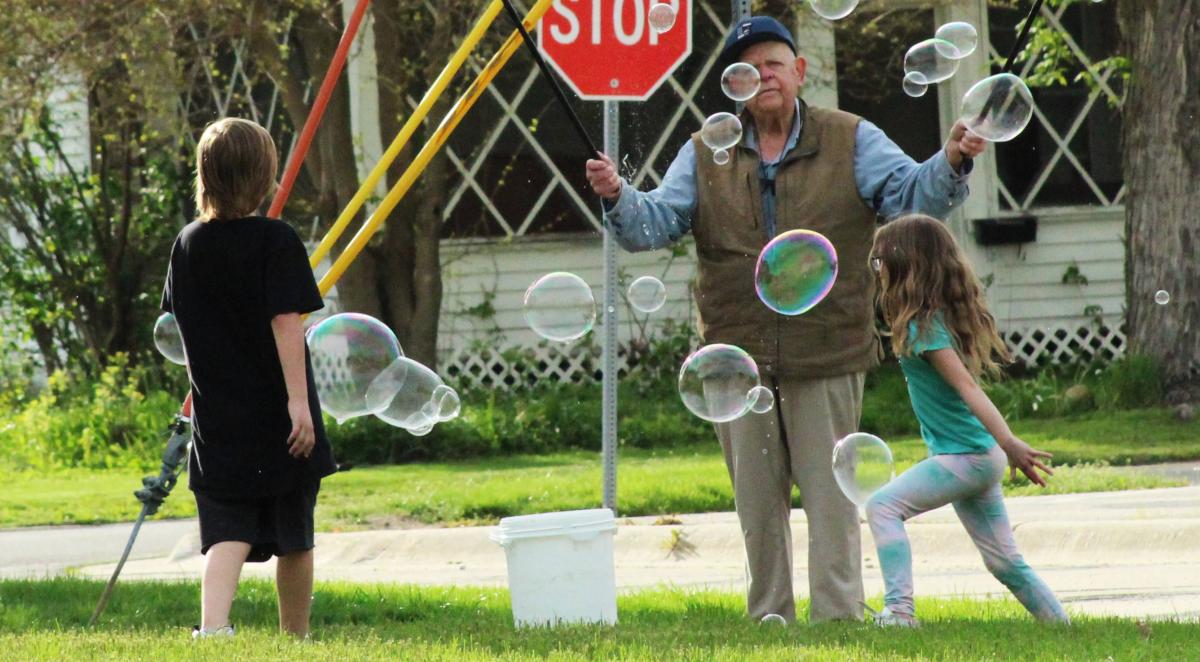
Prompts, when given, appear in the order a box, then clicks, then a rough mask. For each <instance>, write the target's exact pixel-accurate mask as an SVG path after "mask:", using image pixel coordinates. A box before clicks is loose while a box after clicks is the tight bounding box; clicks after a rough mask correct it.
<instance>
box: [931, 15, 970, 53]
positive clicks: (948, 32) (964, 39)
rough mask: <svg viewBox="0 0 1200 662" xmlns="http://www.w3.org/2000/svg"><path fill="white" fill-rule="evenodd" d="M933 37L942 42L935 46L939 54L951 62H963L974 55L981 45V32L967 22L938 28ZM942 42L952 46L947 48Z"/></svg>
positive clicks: (958, 22)
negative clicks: (963, 59) (965, 58)
mask: <svg viewBox="0 0 1200 662" xmlns="http://www.w3.org/2000/svg"><path fill="white" fill-rule="evenodd" d="M933 36H934V39H938V40H941V41H939V42H935V44H934V46H935V47H936V48H937V49H938V52H939V53H941V54H942V55H943V56H945V57H948V58H950V59H951V60H961V59H962V58H964V57H966V56H968V55H970V54H971V53H974V52H975V48H976V47H977V46H978V45H979V32H978V31H976V30H975V26H974V25H971V24H970V23H967V22H965V21H954V22H953V23H947V24H945V25H943V26H942V27H940V28H938V29H937V32H936V33H935V34H934V35H933ZM941 42H946V43H947V44H950V47H946V46H945V45H943V44H942V43H941Z"/></svg>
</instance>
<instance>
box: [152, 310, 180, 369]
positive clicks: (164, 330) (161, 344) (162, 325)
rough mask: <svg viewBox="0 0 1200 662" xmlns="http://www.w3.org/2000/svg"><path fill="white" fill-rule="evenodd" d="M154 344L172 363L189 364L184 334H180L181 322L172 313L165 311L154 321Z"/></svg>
mask: <svg viewBox="0 0 1200 662" xmlns="http://www.w3.org/2000/svg"><path fill="white" fill-rule="evenodd" d="M154 346H155V347H156V348H157V349H158V352H159V353H160V354H162V355H163V356H164V357H165V358H166V359H167V360H168V361H170V362H171V363H176V364H179V365H187V356H185V354H184V351H183V336H181V335H180V334H179V323H178V322H176V321H175V316H174V315H172V314H171V313H163V314H162V315H159V316H158V319H157V320H155V321H154Z"/></svg>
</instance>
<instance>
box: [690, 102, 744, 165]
mask: <svg viewBox="0 0 1200 662" xmlns="http://www.w3.org/2000/svg"><path fill="white" fill-rule="evenodd" d="M700 140H701V141H702V142H703V143H704V144H705V145H706V146H707V147H708V148H709V149H711V150H712V151H713V162H714V163H716V164H717V165H725V164H726V163H729V150H730V149H732V148H733V146H734V145H737V144H738V143H739V142H741V140H742V121H741V120H739V119H738V118H737V115H734V114H733V113H717V114H715V115H712V116H710V117H709V118H708V119H706V120H704V126H702V127H700Z"/></svg>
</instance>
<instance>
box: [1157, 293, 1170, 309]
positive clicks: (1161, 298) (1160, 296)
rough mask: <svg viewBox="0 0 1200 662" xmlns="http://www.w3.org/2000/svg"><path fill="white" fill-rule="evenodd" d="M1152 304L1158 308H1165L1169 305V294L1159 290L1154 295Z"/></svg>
mask: <svg viewBox="0 0 1200 662" xmlns="http://www.w3.org/2000/svg"><path fill="white" fill-rule="evenodd" d="M1154 303H1157V304H1158V305H1160V306H1165V305H1167V304H1168V303H1171V293H1170V292H1168V291H1166V290H1159V291H1157V292H1155V293H1154Z"/></svg>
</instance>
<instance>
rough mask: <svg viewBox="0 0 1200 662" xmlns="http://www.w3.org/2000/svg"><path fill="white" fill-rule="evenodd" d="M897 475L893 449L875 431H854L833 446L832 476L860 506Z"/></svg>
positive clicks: (848, 496) (849, 497)
mask: <svg viewBox="0 0 1200 662" xmlns="http://www.w3.org/2000/svg"><path fill="white" fill-rule="evenodd" d="M895 476H896V467H895V464H894V463H893V461H892V449H890V448H888V445H887V444H885V443H883V440H882V439H880V438H879V437H876V436H875V435H873V434H867V433H865V432H855V433H854V434H850V435H847V436H846V437H845V438H843V439H842V440H841V441H839V442H837V445H836V446H834V447H833V477H834V479H835V480H837V484H838V487H840V488H842V492H843V493H844V494H845V495H846V498H847V499H850V500H851V501H853V502H854V503H856V504H858V505H859V506H864V505H866V503H867V500H868V499H870V498H871V495H872V494H875V492H876V491H877V490H879V488H881V487H883V486H884V485H887V484H888V482H889V481H891V480H892V478H895Z"/></svg>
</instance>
